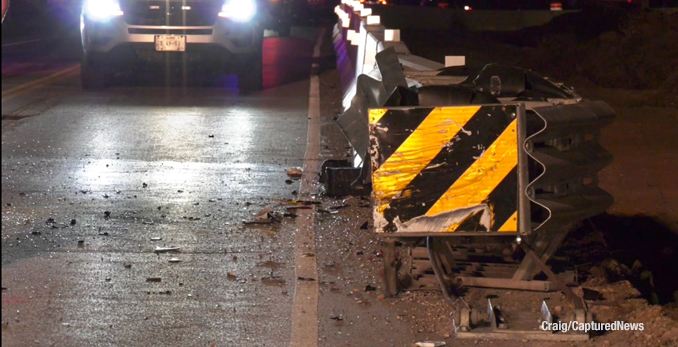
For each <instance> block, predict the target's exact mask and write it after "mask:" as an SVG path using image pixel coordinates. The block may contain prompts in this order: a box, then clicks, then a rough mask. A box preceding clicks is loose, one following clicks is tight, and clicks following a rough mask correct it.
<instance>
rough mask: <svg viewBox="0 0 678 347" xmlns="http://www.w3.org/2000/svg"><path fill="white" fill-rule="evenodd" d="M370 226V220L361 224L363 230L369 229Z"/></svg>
mask: <svg viewBox="0 0 678 347" xmlns="http://www.w3.org/2000/svg"><path fill="white" fill-rule="evenodd" d="M369 226H370V223H369V221H365V223H363V225H361V226H360V229H361V230H367V228H369Z"/></svg>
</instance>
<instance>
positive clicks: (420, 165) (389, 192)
mask: <svg viewBox="0 0 678 347" xmlns="http://www.w3.org/2000/svg"><path fill="white" fill-rule="evenodd" d="M478 109H480V106H473V107H455V108H435V109H433V111H431V112H430V113H429V114H428V115H427V116H426V118H425V119H424V120H423V121H422V122H421V123H420V124H419V126H418V127H417V128H416V129H415V130H414V131H413V132H412V133H411V134H410V135H409V136H407V138H406V139H405V141H403V143H402V144H401V145H400V146H399V147H398V149H397V150H396V151H395V153H394V154H393V155H391V156H390V157H389V158H388V159H386V161H385V162H384V163H383V164H382V165H381V166H380V167H379V169H377V170H376V171H375V172H374V174H373V180H372V184H373V186H374V187H375V191H377V192H383V193H386V195H381V196H378V199H379V200H380V201H386V200H384V199H388V200H390V199H391V198H393V197H394V196H395V195H397V194H399V193H400V192H401V191H402V190H403V189H405V187H407V185H409V184H410V182H412V180H413V179H414V178H415V177H417V175H419V173H420V172H421V171H422V170H423V169H424V168H426V167H427V166H428V165H429V163H430V162H431V160H433V158H435V157H436V156H438V154H439V153H440V151H441V150H442V149H443V148H444V147H445V146H446V145H447V144H448V143H449V142H450V140H452V138H454V137H455V136H457V134H458V133H459V132H460V131H461V130H462V129H463V128H464V125H466V122H468V121H469V119H471V117H473V115H475V114H476V112H477V111H478ZM403 164H406V165H403ZM386 207H387V205H382V206H379V207H378V208H377V210H378V211H379V212H383V211H384V209H386Z"/></svg>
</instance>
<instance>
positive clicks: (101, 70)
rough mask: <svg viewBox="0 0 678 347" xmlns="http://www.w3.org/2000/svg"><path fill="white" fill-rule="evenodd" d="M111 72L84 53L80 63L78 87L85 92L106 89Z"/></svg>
mask: <svg viewBox="0 0 678 347" xmlns="http://www.w3.org/2000/svg"><path fill="white" fill-rule="evenodd" d="M111 76H112V74H111V72H110V71H109V69H108V67H106V66H105V65H104V64H103V63H102V62H101V61H99V60H98V59H94V58H93V57H91V56H89V55H88V54H87V53H85V56H84V57H83V59H82V62H81V63H80V85H81V86H82V89H85V90H96V89H103V88H106V87H108V85H109V84H110V80H111Z"/></svg>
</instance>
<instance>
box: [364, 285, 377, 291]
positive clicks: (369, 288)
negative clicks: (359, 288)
mask: <svg viewBox="0 0 678 347" xmlns="http://www.w3.org/2000/svg"><path fill="white" fill-rule="evenodd" d="M376 290H377V288H376V287H373V286H371V285H369V284H368V285H367V286H365V291H366V292H374V291H376Z"/></svg>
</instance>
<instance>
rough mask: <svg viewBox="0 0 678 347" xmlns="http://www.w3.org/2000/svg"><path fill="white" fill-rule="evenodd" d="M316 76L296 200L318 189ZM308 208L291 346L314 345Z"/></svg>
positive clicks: (299, 248)
mask: <svg viewBox="0 0 678 347" xmlns="http://www.w3.org/2000/svg"><path fill="white" fill-rule="evenodd" d="M324 33H325V29H323V30H322V31H321V32H320V34H319V35H320V36H319V38H318V41H317V42H316V46H315V49H314V54H313V56H314V58H317V57H318V56H320V48H319V47H320V45H321V44H322V40H323V37H324V36H325V35H324ZM319 84H320V80H319V79H318V76H316V75H313V76H311V87H310V91H309V95H308V118H309V120H308V140H307V142H306V155H305V156H304V174H303V176H302V178H301V187H300V188H299V190H300V194H299V196H300V197H299V198H300V200H303V199H310V198H311V195H312V194H315V193H317V191H318V170H319V160H318V159H319V158H320V89H319ZM311 206H312V209H310V210H298V212H297V214H298V216H297V220H296V227H297V231H296V234H295V249H294V263H295V265H296V266H295V276H296V281H295V283H296V285H295V288H294V307H293V308H292V334H291V337H290V346H291V347H317V346H318V266H317V263H316V256H315V255H316V247H315V230H314V227H315V212H316V210H315V205H311Z"/></svg>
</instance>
